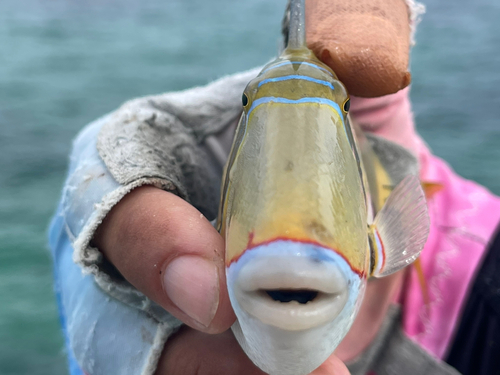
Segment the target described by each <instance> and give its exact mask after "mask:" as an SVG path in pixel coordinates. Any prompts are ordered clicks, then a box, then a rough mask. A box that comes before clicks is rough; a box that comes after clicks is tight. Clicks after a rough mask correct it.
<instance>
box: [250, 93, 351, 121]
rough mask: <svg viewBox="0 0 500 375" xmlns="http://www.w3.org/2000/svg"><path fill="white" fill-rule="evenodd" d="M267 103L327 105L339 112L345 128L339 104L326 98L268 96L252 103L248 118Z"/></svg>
mask: <svg viewBox="0 0 500 375" xmlns="http://www.w3.org/2000/svg"><path fill="white" fill-rule="evenodd" d="M266 103H283V104H301V103H318V104H325V105H328V106H330V107H332V108H333V109H334V110H335V111H337V113H338V114H339V116H340V119H341V120H342V124H343V125H344V127H345V124H344V117H343V116H342V111H341V110H340V106H339V105H338V104H337V103H335V102H334V101H333V100H330V99H325V98H315V97H311V98H301V99H297V100H292V99H286V98H280V97H275V96H266V97H264V98H259V99H257V100H255V101H254V102H253V103H252V106H251V107H250V110H249V111H248V115H247V118H250V114H251V113H252V111H253V110H254V109H255V108H257V107H258V106H259V105H261V104H266Z"/></svg>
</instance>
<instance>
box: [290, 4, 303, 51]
mask: <svg viewBox="0 0 500 375" xmlns="http://www.w3.org/2000/svg"><path fill="white" fill-rule="evenodd" d="M287 47H288V48H291V49H301V48H305V47H306V9H305V0H291V1H290V23H289V26H288V45H287Z"/></svg>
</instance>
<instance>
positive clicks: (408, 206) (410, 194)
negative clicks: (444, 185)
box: [368, 175, 430, 277]
mask: <svg viewBox="0 0 500 375" xmlns="http://www.w3.org/2000/svg"><path fill="white" fill-rule="evenodd" d="M429 226H430V222H429V214H428V212H427V204H426V200H425V194H424V192H423V190H422V188H421V186H420V182H419V180H418V178H417V177H416V176H413V175H409V176H406V177H405V178H404V179H403V180H402V181H401V182H400V183H399V184H398V185H397V186H396V187H395V188H394V190H393V191H392V193H391V195H389V197H388V198H387V201H386V202H385V204H384V207H382V209H381V210H380V212H379V213H378V214H377V216H376V217H375V221H374V223H373V225H370V227H369V234H368V238H369V242H370V247H371V259H372V264H371V276H375V277H383V276H387V275H390V274H391V273H394V272H396V271H399V270H400V269H402V268H404V267H406V266H407V265H409V264H411V263H412V262H413V261H414V260H415V259H417V258H418V256H419V255H420V252H421V251H422V249H423V247H424V245H425V242H426V241H427V236H428V235H429Z"/></svg>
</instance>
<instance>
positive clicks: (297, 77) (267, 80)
mask: <svg viewBox="0 0 500 375" xmlns="http://www.w3.org/2000/svg"><path fill="white" fill-rule="evenodd" d="M291 79H300V80H304V81H309V82H314V83H319V84H320V85H324V86H328V87H329V88H331V89H332V90H335V88H334V87H333V85H332V84H331V83H330V82H327V81H323V80H321V79H316V78H312V77H309V76H302V75H298V74H295V75H289V76H283V77H276V78H268V79H265V80H263V81H261V82H259V85H258V87H260V86H262V85H265V84H266V83H269V82H281V81H289V80H291Z"/></svg>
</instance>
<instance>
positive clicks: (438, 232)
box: [351, 89, 500, 358]
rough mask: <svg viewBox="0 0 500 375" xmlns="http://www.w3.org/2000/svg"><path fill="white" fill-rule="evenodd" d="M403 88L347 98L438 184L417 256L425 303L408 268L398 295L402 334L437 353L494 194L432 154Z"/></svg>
mask: <svg viewBox="0 0 500 375" xmlns="http://www.w3.org/2000/svg"><path fill="white" fill-rule="evenodd" d="M408 94H409V89H405V90H401V91H399V92H398V93H396V94H393V95H388V96H386V97H382V98H374V99H361V98H353V99H352V106H351V108H352V110H351V114H352V116H353V118H354V120H355V121H357V123H358V124H360V125H361V127H362V128H363V129H364V130H365V131H369V132H373V133H375V134H377V135H380V136H382V137H385V138H386V139H389V140H391V141H394V142H396V143H398V144H400V145H402V146H404V147H406V148H407V149H409V150H410V151H412V152H413V153H414V154H415V155H417V156H418V159H419V162H420V178H421V180H422V181H423V182H433V183H438V184H441V185H442V186H443V189H442V190H441V191H439V192H438V193H436V194H435V195H434V196H433V197H432V198H430V199H429V200H428V206H429V214H430V217H431V231H430V235H429V239H428V241H427V244H426V246H425V248H424V250H423V251H422V255H421V257H420V259H421V263H422V268H423V271H424V275H425V279H426V283H427V288H428V292H429V297H430V298H429V299H430V303H429V304H427V305H426V304H425V303H424V299H423V294H422V288H421V286H420V284H419V282H418V278H417V274H416V271H415V269H414V268H412V269H411V271H410V275H409V278H408V282H407V283H406V286H405V289H404V291H403V295H402V299H401V301H402V303H403V327H404V330H405V332H406V334H407V335H408V336H409V337H411V338H412V339H414V340H415V341H416V342H418V343H419V344H420V345H421V346H422V347H423V348H425V349H427V350H428V351H429V352H430V353H433V354H434V355H435V356H437V357H439V358H443V357H444V356H445V354H446V351H447V349H448V346H449V344H450V342H451V340H452V339H453V335H454V332H455V329H456V328H457V324H458V322H459V318H460V313H461V311H462V308H463V307H464V302H465V300H466V298H467V295H468V292H469V288H470V286H471V284H472V283H473V281H474V276H475V273H476V271H477V269H478V267H479V265H480V263H481V260H482V259H483V257H484V255H485V250H486V248H487V245H488V241H489V240H490V238H491V237H492V235H493V233H494V231H495V229H496V227H497V225H498V223H499V221H500V198H499V197H497V196H495V195H493V194H492V193H491V192H489V191H488V190H487V189H485V188H484V187H482V186H480V185H478V184H476V183H475V182H472V181H468V180H465V179H463V178H461V177H460V176H458V175H456V174H455V173H454V171H453V170H452V169H451V168H450V166H449V165H447V164H446V163H445V162H444V161H443V160H441V159H439V158H437V157H436V156H434V155H432V154H431V152H430V151H429V149H428V147H427V145H426V144H425V143H424V142H423V140H422V139H421V138H420V136H419V135H418V134H417V132H416V130H415V126H414V120H413V114H412V112H411V104H410V100H409V97H408Z"/></svg>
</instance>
